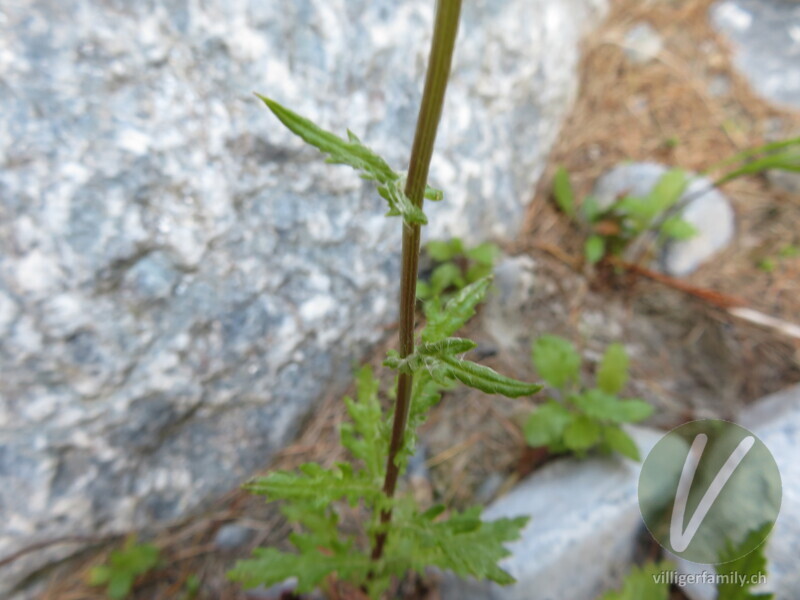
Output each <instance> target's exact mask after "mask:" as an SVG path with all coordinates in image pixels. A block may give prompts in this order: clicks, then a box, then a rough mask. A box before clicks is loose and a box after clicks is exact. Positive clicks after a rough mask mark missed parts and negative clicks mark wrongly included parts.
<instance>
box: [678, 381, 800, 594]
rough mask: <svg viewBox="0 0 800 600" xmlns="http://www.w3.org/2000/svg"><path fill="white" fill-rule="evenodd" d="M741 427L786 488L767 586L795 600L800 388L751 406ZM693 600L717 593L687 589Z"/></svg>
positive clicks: (799, 548) (690, 568)
mask: <svg viewBox="0 0 800 600" xmlns="http://www.w3.org/2000/svg"><path fill="white" fill-rule="evenodd" d="M739 422H740V423H741V424H742V425H744V426H745V427H747V428H748V429H750V430H751V431H752V432H753V433H755V434H756V435H757V436H758V437H759V438H760V439H761V441H762V442H764V444H766V446H767V448H769V449H770V451H771V452H772V454H773V456H774V457H775V462H776V463H777V464H778V469H779V471H780V473H781V482H782V484H783V500H782V502H781V511H780V514H779V515H778V520H777V522H776V523H775V527H774V528H773V530H772V533H771V534H770V537H769V539H768V540H767V542H766V543H767V551H766V556H767V560H768V565H767V571H768V573H767V584H766V585H765V586H764V590H765V591H770V592H773V593H774V594H775V598H787V599H789V598H796V597H797V593H798V590H800V571H798V569H797V557H798V556H799V555H800V464H798V462H797V457H798V456H800V386H796V387H793V388H789V389H787V390H785V391H783V392H779V393H777V394H773V395H771V396H768V397H767V398H764V399H762V400H759V401H758V402H756V403H754V404H752V405H750V406H749V407H748V408H746V409H745V410H744V411H743V412H742V414H741V415H740V418H739ZM679 565H680V570H681V572H685V573H693V572H697V571H698V569H699V568H706V567H704V566H702V565H695V564H692V563H687V562H686V561H679ZM685 592H686V594H687V595H688V596H689V597H690V598H691V599H692V600H714V599H715V598H716V597H717V596H716V590H715V589H714V588H713V586H709V585H691V586H687V587H686V588H685Z"/></svg>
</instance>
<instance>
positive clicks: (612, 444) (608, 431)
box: [603, 425, 641, 461]
mask: <svg viewBox="0 0 800 600" xmlns="http://www.w3.org/2000/svg"><path fill="white" fill-rule="evenodd" d="M603 439H604V440H605V442H606V444H607V445H608V448H609V450H613V451H615V452H619V453H620V454H622V455H623V456H627V457H628V458H630V459H632V460H636V461H638V460H641V456H640V455H639V447H638V446H637V445H636V442H634V441H633V439H632V438H631V436H629V435H628V434H627V433H625V431H623V430H622V428H621V427H620V426H619V425H606V426H605V427H603Z"/></svg>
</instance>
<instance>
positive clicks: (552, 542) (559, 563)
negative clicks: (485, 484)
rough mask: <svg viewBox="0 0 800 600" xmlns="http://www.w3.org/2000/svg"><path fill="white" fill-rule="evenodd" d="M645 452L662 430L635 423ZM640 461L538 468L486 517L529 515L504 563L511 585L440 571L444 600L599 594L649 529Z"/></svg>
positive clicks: (623, 569) (583, 599)
mask: <svg viewBox="0 0 800 600" xmlns="http://www.w3.org/2000/svg"><path fill="white" fill-rule="evenodd" d="M629 431H630V433H631V434H632V435H633V436H634V438H635V439H636V442H637V444H638V445H639V448H640V451H641V453H642V456H646V454H647V453H648V452H649V451H650V449H651V448H652V447H653V446H654V445H655V444H656V442H658V440H660V439H661V437H662V435H663V433H662V432H660V431H656V430H652V429H645V428H641V427H635V428H630V430H629ZM640 467H641V463H635V462H633V461H630V460H627V459H622V458H590V459H586V460H578V459H573V458H565V459H561V460H558V461H556V462H554V463H551V464H549V465H547V466H545V467H543V468H542V469H540V470H538V471H536V472H535V473H534V474H533V475H531V476H530V477H528V479H526V480H524V481H523V482H522V483H520V484H519V485H518V486H517V487H516V488H514V490H513V491H512V492H511V493H509V494H508V495H507V496H504V497H502V498H500V499H499V500H497V501H496V502H495V503H494V504H492V505H491V506H490V507H489V508H488V509H487V510H486V513H485V517H486V519H487V520H490V519H497V518H501V517H515V516H521V515H527V516H530V518H531V520H530V522H529V523H528V526H527V527H526V528H525V529H524V531H523V534H522V539H521V540H519V541H517V542H513V543H511V544H509V546H508V548H509V550H510V551H511V553H512V554H511V556H509V557H508V558H506V559H504V560H503V562H502V563H501V565H502V566H503V568H504V569H506V570H507V571H508V572H509V573H510V574H511V575H512V576H514V577H515V578H516V580H517V583H515V584H514V585H511V586H508V587H500V586H498V585H496V584H492V583H478V582H475V581H471V580H464V579H458V578H456V577H454V576H452V575H447V574H445V575H443V576H442V588H441V594H442V600H563V599H564V598H569V599H570V600H595V599H596V598H597V597H598V596H599V595H600V594H602V593H603V592H605V591H606V590H608V589H611V588H613V587H615V586H616V585H617V584H618V583H619V582H620V581H621V578H622V576H623V575H624V574H625V573H627V571H628V569H629V562H630V560H631V557H632V555H633V551H634V548H635V539H636V537H637V535H638V533H639V532H640V531H641V529H642V527H643V523H642V517H641V513H640V512H639V503H638V499H637V489H638V481H639V470H640Z"/></svg>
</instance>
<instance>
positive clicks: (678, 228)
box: [661, 216, 698, 240]
mask: <svg viewBox="0 0 800 600" xmlns="http://www.w3.org/2000/svg"><path fill="white" fill-rule="evenodd" d="M697 233H698V232H697V228H696V227H695V226H694V225H692V224H691V223H689V221H686V220H684V219H682V218H681V217H678V216H674V217H670V218H668V219H667V220H665V221H664V223H663V224H662V225H661V235H662V236H664V237H665V238H669V239H672V240H688V239H690V238H693V237H694V236H696V235H697Z"/></svg>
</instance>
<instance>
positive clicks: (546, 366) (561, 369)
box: [531, 335, 581, 390]
mask: <svg viewBox="0 0 800 600" xmlns="http://www.w3.org/2000/svg"><path fill="white" fill-rule="evenodd" d="M531 358H532V360H533V365H534V367H536V371H537V372H538V373H539V376H540V377H541V378H542V379H544V380H545V381H546V382H547V383H549V384H550V385H551V386H553V387H554V388H557V389H560V390H563V389H564V388H565V387H566V386H567V385H569V384H571V383H575V382H577V381H578V378H579V376H580V370H581V356H580V354H578V353H577V351H576V350H575V347H574V346H573V345H572V344H571V343H570V342H569V341H567V340H565V339H564V338H562V337H559V336H556V335H543V336H542V337H540V338H539V339H537V340H536V341H535V342H534V343H533V348H532V351H531Z"/></svg>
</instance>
